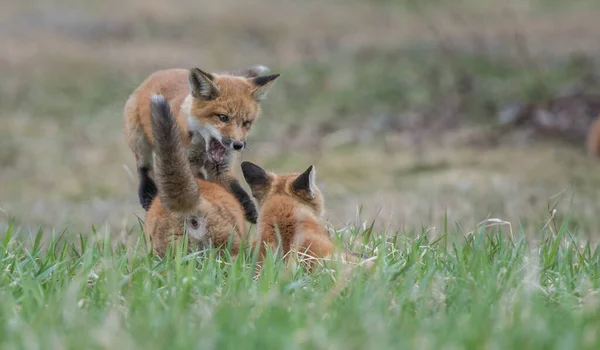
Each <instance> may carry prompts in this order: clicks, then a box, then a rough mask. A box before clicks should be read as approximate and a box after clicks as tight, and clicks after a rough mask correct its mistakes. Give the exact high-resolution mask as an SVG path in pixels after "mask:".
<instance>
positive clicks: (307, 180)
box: [292, 165, 317, 198]
mask: <svg viewBox="0 0 600 350" xmlns="http://www.w3.org/2000/svg"><path fill="white" fill-rule="evenodd" d="M316 173H317V171H316V170H315V167H314V166H313V165H311V166H309V167H308V169H306V171H305V172H303V173H302V174H300V175H298V177H297V178H296V180H294V182H293V183H292V187H293V188H294V190H295V191H297V192H305V193H307V194H308V196H309V197H311V198H313V197H314V196H315V188H316V175H317V174H316Z"/></svg>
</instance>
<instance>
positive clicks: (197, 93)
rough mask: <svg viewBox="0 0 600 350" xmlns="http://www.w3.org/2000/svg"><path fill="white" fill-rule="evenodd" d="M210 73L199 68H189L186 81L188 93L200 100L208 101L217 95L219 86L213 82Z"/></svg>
mask: <svg viewBox="0 0 600 350" xmlns="http://www.w3.org/2000/svg"><path fill="white" fill-rule="evenodd" d="M214 79H215V78H214V77H213V75H212V74H210V73H206V72H204V71H202V70H200V69H199V68H192V69H190V73H189V75H188V83H189V85H190V93H191V94H192V96H194V97H195V98H198V99H200V100H205V101H210V100H214V99H215V98H217V96H219V86H218V85H217V83H215V80H214Z"/></svg>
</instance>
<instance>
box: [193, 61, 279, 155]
mask: <svg viewBox="0 0 600 350" xmlns="http://www.w3.org/2000/svg"><path fill="white" fill-rule="evenodd" d="M253 68H254V69H253ZM259 68H260V69H258V68H256V67H251V68H249V69H247V72H246V73H245V74H243V75H242V74H239V75H234V74H231V73H230V74H215V73H207V72H204V71H202V70H200V69H198V68H192V69H190V71H189V75H188V83H189V89H190V94H189V95H188V97H187V99H186V101H185V104H186V108H188V127H189V131H190V132H191V133H199V134H200V135H201V136H202V138H203V139H204V141H205V144H206V150H207V152H208V155H209V158H210V159H211V161H213V162H214V163H221V162H222V161H223V159H224V155H225V153H226V152H227V151H228V150H235V151H241V150H243V149H244V147H245V146H246V136H247V134H248V132H249V131H250V129H251V128H252V124H253V123H254V121H255V120H256V118H258V114H259V111H260V102H261V101H262V100H263V99H264V98H265V96H266V95H267V92H268V91H269V89H270V88H271V86H272V85H273V83H275V81H276V80H277V78H279V74H273V75H264V76H258V74H260V72H262V71H264V70H266V68H265V67H262V66H259ZM227 153H228V152H227Z"/></svg>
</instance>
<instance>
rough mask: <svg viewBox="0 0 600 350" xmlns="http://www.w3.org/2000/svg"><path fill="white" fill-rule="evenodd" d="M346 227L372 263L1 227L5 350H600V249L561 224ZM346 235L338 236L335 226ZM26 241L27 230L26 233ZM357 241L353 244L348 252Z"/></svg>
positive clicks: (0, 311)
mask: <svg viewBox="0 0 600 350" xmlns="http://www.w3.org/2000/svg"><path fill="white" fill-rule="evenodd" d="M445 227H446V228H445V232H444V234H443V235H442V236H440V237H431V236H430V235H429V234H426V233H425V232H424V233H423V234H414V235H413V234H410V233H403V234H399V235H393V236H391V237H385V236H384V235H379V234H377V233H376V232H371V228H369V227H365V228H364V229H356V228H351V229H349V230H347V231H348V232H347V233H348V235H346V236H347V237H345V238H346V239H345V241H346V242H351V243H356V244H355V245H354V246H359V247H360V248H359V250H362V253H364V254H367V255H374V256H376V259H377V260H376V266H375V268H374V269H372V270H364V269H362V268H360V267H358V268H355V269H352V270H348V269H346V268H343V267H342V266H339V265H338V264H335V263H329V264H325V265H324V266H322V267H318V268H317V269H316V271H314V272H313V273H312V274H311V275H309V274H307V273H306V272H305V271H304V270H303V269H302V267H301V265H294V264H291V265H284V264H282V263H281V261H279V260H278V259H275V258H274V257H272V258H269V259H267V260H266V262H265V266H264V268H263V271H262V273H261V275H260V276H259V277H258V278H255V274H254V266H253V264H254V263H253V262H254V261H255V260H254V259H252V257H251V256H249V255H248V256H244V255H239V256H238V257H237V258H235V259H234V260H232V259H230V258H228V255H227V254H224V255H222V256H223V257H218V256H217V254H216V252H215V251H214V250H209V251H205V252H194V253H191V254H184V253H183V252H184V251H186V250H184V249H182V247H174V248H173V249H172V251H171V252H170V253H169V254H168V256H167V257H165V258H163V259H160V258H157V257H155V256H152V255H151V254H148V253H147V252H146V249H145V244H144V242H143V240H142V239H141V238H140V239H139V240H138V243H137V244H134V245H130V246H125V245H123V244H117V245H116V246H115V245H114V244H112V242H111V241H110V236H109V235H105V236H102V235H100V237H101V238H99V239H92V238H88V237H98V235H95V236H91V235H82V236H81V237H80V238H79V240H78V241H75V242H69V241H68V240H67V239H65V238H64V237H62V236H61V235H60V234H58V233H57V234H55V235H53V237H52V239H50V240H49V242H47V243H42V234H41V233H38V234H37V235H33V236H28V235H25V234H23V233H19V232H15V229H14V226H12V225H11V226H9V227H8V229H7V230H6V232H4V239H2V240H0V344H1V347H2V348H31V349H39V348H57V349H58V348H73V349H81V348H119V349H123V348H144V349H154V348H167V347H174V348H188V349H189V348H201V349H205V348H206V349H212V348H219V349H229V348H231V349H234V348H235V349H239V348H244V349H252V348H256V349H282V348H286V349H308V348H310V349H314V348H327V349H384V348H394V349H398V348H419V349H442V348H443V349H461V348H472V349H481V348H491V349H511V348H514V349H516V348H519V349H542V348H543V349H551V348H556V349H559V348H560V349H597V348H598V347H599V346H600V338H599V337H598V330H599V329H600V312H599V311H600V303H599V302H600V295H598V290H599V288H600V276H599V272H600V250H599V249H598V246H594V245H591V244H590V243H586V242H584V243H581V242H577V241H575V239H574V238H571V236H570V235H569V232H568V231H567V227H568V225H566V224H564V225H562V226H559V227H558V230H557V231H555V232H553V231H552V230H553V229H551V228H550V227H547V228H545V229H544V232H542V236H541V237H542V239H540V240H539V241H537V242H533V241H528V240H526V239H525V238H524V234H523V233H519V232H516V233H515V237H514V239H511V238H510V236H509V235H508V234H507V232H503V231H502V230H501V229H500V228H498V227H495V228H491V229H490V228H488V229H487V231H484V229H481V230H479V231H476V232H474V233H472V234H470V235H467V236H463V235H462V234H459V232H458V231H456V232H455V231H453V230H449V229H448V228H447V227H448V226H447V225H445ZM338 235H341V233H338ZM28 237H31V238H28ZM355 250H356V249H355Z"/></svg>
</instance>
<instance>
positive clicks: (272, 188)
mask: <svg viewBox="0 0 600 350" xmlns="http://www.w3.org/2000/svg"><path fill="white" fill-rule="evenodd" d="M241 167H242V173H243V174H244V178H245V179H246V182H247V183H248V185H249V186H250V189H251V190H252V195H253V196H254V198H256V200H257V201H258V206H259V208H260V210H259V216H258V244H260V247H259V261H262V260H263V258H264V256H265V253H266V250H267V247H268V248H270V249H271V250H272V251H275V250H276V249H277V247H278V246H279V247H281V248H280V249H281V252H282V253H283V254H284V256H287V255H288V253H289V252H290V251H292V250H296V251H298V252H299V253H303V254H306V255H308V256H309V257H312V258H338V259H339V258H342V259H343V260H346V261H351V262H354V263H357V262H358V261H359V259H358V257H356V256H354V255H352V254H350V253H346V252H343V251H340V250H337V249H336V248H335V247H334V245H333V242H332V241H331V238H330V237H329V234H328V232H327V230H326V229H325V227H324V226H323V225H322V224H321V221H320V219H321V216H322V215H323V211H324V208H323V206H324V200H323V195H322V194H321V191H320V190H319V188H318V187H317V185H316V183H315V173H316V171H315V167H314V166H312V165H311V166H310V167H309V168H308V169H307V170H306V171H305V172H303V173H301V174H299V173H296V174H285V175H276V174H273V173H270V172H266V171H265V170H264V169H263V168H261V167H259V166H258V165H256V164H253V163H251V162H242V164H241ZM369 263H371V262H370V261H367V265H369Z"/></svg>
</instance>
